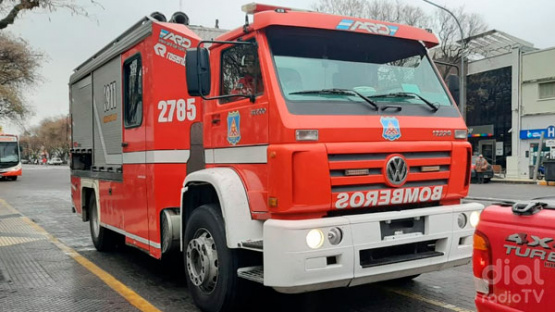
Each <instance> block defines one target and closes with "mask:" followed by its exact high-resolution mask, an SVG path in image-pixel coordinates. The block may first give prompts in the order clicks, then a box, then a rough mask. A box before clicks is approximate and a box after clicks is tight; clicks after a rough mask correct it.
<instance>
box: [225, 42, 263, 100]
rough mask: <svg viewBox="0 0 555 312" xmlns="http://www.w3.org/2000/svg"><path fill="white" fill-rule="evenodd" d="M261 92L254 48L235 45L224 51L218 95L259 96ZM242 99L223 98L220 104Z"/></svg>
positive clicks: (261, 85)
mask: <svg viewBox="0 0 555 312" xmlns="http://www.w3.org/2000/svg"><path fill="white" fill-rule="evenodd" d="M263 91H264V85H263V83H262V75H261V74H260V63H259V61H258V54H257V51H256V48H255V47H253V46H251V45H235V46H232V47H231V48H228V49H226V50H224V51H223V52H222V76H221V88H220V95H229V94H245V95H248V94H256V95H260V94H262V93H263ZM242 98H243V97H231V98H223V99H220V103H229V102H232V101H237V100H240V99H242Z"/></svg>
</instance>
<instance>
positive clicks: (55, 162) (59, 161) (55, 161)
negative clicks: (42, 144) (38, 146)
mask: <svg viewBox="0 0 555 312" xmlns="http://www.w3.org/2000/svg"><path fill="white" fill-rule="evenodd" d="M63 163H64V162H63V161H62V159H61V158H59V157H52V158H50V160H49V161H48V164H49V165H57V166H59V165H61V164H63Z"/></svg>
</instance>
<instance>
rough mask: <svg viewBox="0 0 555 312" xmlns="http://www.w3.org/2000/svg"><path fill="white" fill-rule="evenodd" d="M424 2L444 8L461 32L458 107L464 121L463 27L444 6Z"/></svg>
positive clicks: (426, 0) (427, 0)
mask: <svg viewBox="0 0 555 312" xmlns="http://www.w3.org/2000/svg"><path fill="white" fill-rule="evenodd" d="M422 1H424V2H426V3H429V4H431V5H433V6H435V7H437V8H440V9H442V10H444V11H445V12H447V13H449V14H450V15H451V16H452V17H453V18H454V19H455V22H457V26H459V31H460V32H461V69H460V74H459V81H460V82H459V109H460V111H461V114H462V116H463V119H464V120H465V121H466V105H465V103H464V101H465V78H466V76H465V71H464V50H465V42H464V33H463V29H462V27H461V23H459V20H458V19H457V17H455V14H453V12H451V11H449V10H447V9H446V8H444V7H442V6H440V5H437V4H435V3H433V2H431V1H429V0H422Z"/></svg>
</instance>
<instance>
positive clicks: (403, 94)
mask: <svg viewBox="0 0 555 312" xmlns="http://www.w3.org/2000/svg"><path fill="white" fill-rule="evenodd" d="M369 97H370V98H380V97H383V98H418V99H420V100H421V101H422V102H424V104H426V105H428V106H429V107H430V108H431V109H432V110H433V111H434V113H435V112H437V111H438V110H439V106H438V105H437V104H434V103H432V102H430V101H428V100H426V99H425V98H424V97H422V96H421V95H420V94H418V93H414V92H395V93H387V94H376V95H372V96H369Z"/></svg>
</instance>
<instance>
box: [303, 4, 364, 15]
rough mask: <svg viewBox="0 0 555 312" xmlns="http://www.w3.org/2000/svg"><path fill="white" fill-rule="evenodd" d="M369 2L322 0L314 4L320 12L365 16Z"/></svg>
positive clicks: (315, 8)
mask: <svg viewBox="0 0 555 312" xmlns="http://www.w3.org/2000/svg"><path fill="white" fill-rule="evenodd" d="M367 7H368V2H367V1H365V0H320V1H318V3H315V4H313V5H312V8H313V9H314V10H316V11H318V12H326V13H330V14H338V15H346V16H353V17H363V16H364V14H365V13H364V12H365V11H366V10H367Z"/></svg>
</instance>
